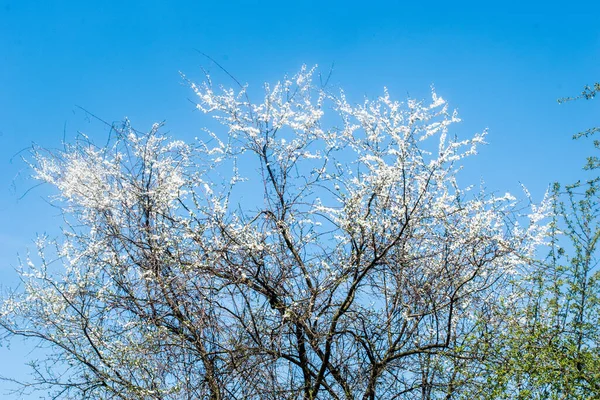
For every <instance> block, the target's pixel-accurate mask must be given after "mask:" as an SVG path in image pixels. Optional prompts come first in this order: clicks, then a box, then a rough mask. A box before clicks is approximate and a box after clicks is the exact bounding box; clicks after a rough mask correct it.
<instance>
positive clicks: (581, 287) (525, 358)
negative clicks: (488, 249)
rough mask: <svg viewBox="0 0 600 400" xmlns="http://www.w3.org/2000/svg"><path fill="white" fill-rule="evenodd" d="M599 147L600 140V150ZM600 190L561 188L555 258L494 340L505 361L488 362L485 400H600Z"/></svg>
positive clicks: (592, 163)
mask: <svg viewBox="0 0 600 400" xmlns="http://www.w3.org/2000/svg"><path fill="white" fill-rule="evenodd" d="M599 92H600V83H596V84H594V85H593V86H592V87H590V86H586V87H585V89H584V91H583V92H582V93H581V95H580V96H578V97H575V98H566V99H561V100H559V101H561V102H562V101H568V100H575V99H579V98H583V99H588V100H589V99H593V98H594V97H595V96H596V94H597V93H599ZM598 130H600V128H591V129H588V130H586V131H584V132H580V133H578V134H576V135H575V138H576V139H577V138H583V137H588V136H589V135H591V134H593V133H595V132H596V131H598ZM599 143H600V142H599V141H597V140H596V141H594V147H595V148H596V149H600V144H599ZM598 168H600V160H599V159H598V157H596V156H593V157H589V158H588V159H587V163H586V164H585V166H584V169H585V170H596V169H598ZM599 189H600V187H599V179H598V178H594V179H591V180H586V181H583V182H582V181H578V182H576V183H575V184H572V185H567V186H564V187H561V185H559V184H558V183H557V184H555V185H554V187H553V201H554V203H553V208H554V217H553V221H552V223H551V229H550V251H549V253H548V256H547V258H546V259H545V260H543V261H540V262H537V263H534V265H532V271H531V272H530V275H529V277H528V279H527V280H526V281H525V282H520V285H521V290H522V307H521V308H520V309H518V310H510V309H506V310H505V312H507V313H513V314H514V318H512V323H510V325H509V326H508V327H507V329H506V330H501V331H499V333H498V335H499V336H500V337H499V338H496V340H495V341H492V343H494V344H495V352H496V353H497V354H499V355H500V356H498V357H496V359H490V360H488V362H487V367H488V368H489V369H488V374H489V375H488V380H487V382H486V383H487V386H486V390H485V391H484V392H483V394H482V395H481V398H487V399H508V398H510V399H515V398H516V399H590V398H600V268H599V267H598V263H599V259H598V256H599V254H600V249H599V243H598V242H599V241H600V197H599V195H600V191H599Z"/></svg>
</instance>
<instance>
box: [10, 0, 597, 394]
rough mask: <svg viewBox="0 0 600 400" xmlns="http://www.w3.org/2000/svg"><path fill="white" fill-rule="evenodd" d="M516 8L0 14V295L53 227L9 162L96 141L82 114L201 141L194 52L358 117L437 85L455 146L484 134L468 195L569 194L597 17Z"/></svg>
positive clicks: (209, 6)
mask: <svg viewBox="0 0 600 400" xmlns="http://www.w3.org/2000/svg"><path fill="white" fill-rule="evenodd" d="M523 3H525V4H522V3H521V2H509V1H488V2H472V3H471V2H448V1H437V0H432V1H429V2H403V1H397V2H384V1H375V0H372V1H368V2H353V1H344V2H341V1H331V2H319V1H304V2H284V1H263V2H250V1H247V2H242V1H220V2H219V1H211V2H208V1H181V2H173V1H152V0H146V1H119V2H117V1H103V2H100V1H96V2H94V1H69V0H64V1H42V0H38V1H32V0H18V1H17V0H14V1H7V0H0V222H1V223H0V284H2V285H3V286H13V285H14V284H15V282H16V275H15V273H14V271H13V268H14V267H15V266H16V265H17V253H19V254H24V253H25V252H26V249H27V247H31V245H32V240H33V239H34V238H35V235H36V233H42V232H56V231H57V225H58V224H59V222H60V220H59V218H57V214H58V212H57V211H56V210H55V209H53V208H52V207H50V206H49V205H48V204H47V203H46V202H45V201H44V196H46V195H47V194H48V193H49V192H48V190H47V189H45V188H35V189H33V190H31V191H28V189H30V188H31V187H32V186H33V184H34V183H33V182H32V181H31V180H28V179H26V175H27V170H26V166H25V165H24V163H22V162H21V161H20V159H19V156H18V155H17V156H15V155H16V154H17V153H18V152H19V151H21V150H22V149H24V148H27V147H28V146H30V145H31V144H32V143H37V144H39V145H41V146H44V147H50V148H51V147H59V146H60V145H61V141H62V139H63V135H64V136H65V137H66V138H67V140H69V138H73V137H74V135H75V134H76V132H77V131H83V132H85V133H88V134H90V135H91V136H92V137H93V138H96V139H97V140H99V141H101V140H102V139H103V138H105V137H106V135H107V131H106V129H105V128H104V127H102V126H101V125H100V124H97V123H93V122H90V120H89V118H88V117H87V116H86V114H85V113H84V112H82V111H81V110H80V109H79V108H77V106H81V107H84V108H85V109H87V110H89V111H91V112H93V113H94V114H95V115H97V116H99V117H101V118H103V119H105V120H107V121H118V120H121V119H122V118H123V117H129V118H130V119H131V121H132V122H133V124H134V125H135V126H136V127H137V128H138V129H142V130H143V129H146V128H147V127H149V126H150V124H151V123H152V122H155V121H162V120H166V121H167V128H168V129H169V130H170V132H171V135H173V136H174V137H177V138H182V139H185V138H190V137H194V136H197V135H199V133H200V129H201V128H202V127H203V126H204V125H206V124H207V120H206V117H205V116H202V115H201V114H200V113H198V112H195V111H194V107H193V104H191V103H190V101H189V99H191V98H192V97H193V94H192V92H191V90H189V88H187V87H186V85H185V83H184V82H183V80H182V78H181V77H180V75H179V72H180V71H181V72H183V73H185V74H186V75H187V76H189V77H190V78H192V79H200V78H201V77H202V73H201V69H200V68H201V67H204V68H207V69H208V70H210V71H215V70H216V68H215V66H214V65H212V64H211V63H210V61H209V60H207V59H206V58H204V57H202V56H201V55H200V54H199V53H198V52H197V51H196V50H200V51H202V52H204V53H207V54H209V55H210V56H211V57H213V58H214V59H215V60H217V61H218V62H219V63H221V64H222V65H223V66H224V67H225V68H227V70H228V71H229V72H231V73H232V74H233V75H235V76H236V78H237V79H238V80H240V81H243V82H248V83H250V85H251V86H258V85H260V84H261V82H263V81H275V80H277V79H279V78H281V77H282V76H283V75H284V74H285V73H294V72H295V71H297V70H298V69H299V68H300V66H301V65H302V64H307V65H314V64H318V65H320V66H321V67H322V68H323V69H324V70H325V71H326V70H327V69H328V68H329V67H330V66H331V65H332V64H333V65H334V72H333V76H332V82H333V84H334V85H335V86H342V87H344V88H345V90H346V91H347V92H348V94H349V95H350V98H351V99H354V100H356V101H361V100H362V99H363V98H364V97H365V96H367V97H374V96H377V95H379V94H381V93H382V88H383V86H387V87H388V88H389V90H390V93H391V94H392V96H394V97H396V98H400V99H404V98H406V97H407V96H408V95H410V96H411V97H416V98H425V97H427V96H428V95H429V91H430V89H429V88H430V85H432V84H434V85H435V87H436V90H437V92H438V93H439V94H440V95H442V96H443V97H444V98H446V99H447V100H449V102H450V105H451V106H452V107H454V108H457V109H458V110H459V113H460V116H461V118H462V119H463V122H462V123H461V124H460V125H459V126H458V127H457V128H455V132H456V133H457V134H458V135H462V136H467V135H470V134H472V133H474V132H478V131H481V130H483V129H484V128H489V135H488V137H487V141H488V143H489V145H488V146H486V147H485V148H483V149H482V150H481V151H480V154H479V155H478V156H477V157H476V158H473V159H471V160H469V161H468V162H467V165H466V170H465V179H466V180H468V181H470V182H469V183H478V182H479V180H480V179H484V180H485V182H486V185H487V186H488V187H489V189H490V190H498V191H501V192H504V191H506V190H510V191H512V192H517V194H518V190H519V183H523V184H524V185H526V186H527V187H528V188H530V190H531V192H532V194H533V195H534V197H536V198H538V199H539V198H540V197H541V195H542V193H543V191H544V190H545V188H546V187H547V185H548V184H549V183H550V182H552V181H556V180H559V181H562V182H571V181H574V180H576V179H577V178H579V177H581V176H582V175H581V165H582V164H583V162H584V158H585V157H586V156H587V155H588V154H590V153H591V143H589V141H588V142H573V141H572V140H571V136H572V133H574V132H576V131H578V130H582V129H585V128H586V127H590V126H592V125H594V124H596V125H598V124H599V121H598V118H597V116H598V110H599V107H600V103H598V102H583V101H581V102H576V103H569V104H564V105H558V104H557V102H556V99H557V98H559V97H563V96H568V95H574V94H577V93H579V92H580V91H581V89H582V87H583V85H584V84H586V83H592V82H595V81H597V80H599V79H600V63H599V61H600V27H599V26H598V23H597V16H598V15H600V2H596V1H593V0H587V1H569V2H565V1H560V2H559V1H551V0H550V1H529V2H523ZM222 82H223V83H224V84H226V85H230V84H231V82H230V81H227V80H226V79H225V78H224V79H223V81H222ZM24 354H26V353H24V349H23V348H22V347H21V346H19V345H15V346H14V348H13V350H11V351H10V352H9V351H7V350H6V349H5V348H0V360H2V361H0V374H5V373H7V372H8V371H16V373H17V374H22V373H23V372H22V371H23V369H22V368H21V367H18V365H21V364H22V363H23V355H24ZM21 376H22V375H21ZM3 387H6V385H5V384H2V383H0V390H1V389H2V388H3Z"/></svg>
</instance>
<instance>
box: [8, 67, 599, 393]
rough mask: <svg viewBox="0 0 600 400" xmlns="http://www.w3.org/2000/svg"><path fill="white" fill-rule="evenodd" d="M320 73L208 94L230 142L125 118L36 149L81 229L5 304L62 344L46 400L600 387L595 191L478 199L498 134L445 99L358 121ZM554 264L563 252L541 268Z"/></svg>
mask: <svg viewBox="0 0 600 400" xmlns="http://www.w3.org/2000/svg"><path fill="white" fill-rule="evenodd" d="M314 74H315V70H314V69H307V68H303V69H302V70H301V71H300V72H299V73H298V74H296V75H294V76H292V77H286V78H284V79H283V80H282V81H280V82H277V83H276V84H274V85H265V86H264V93H263V95H262V96H261V99H260V100H259V101H258V102H256V101H253V100H252V98H253V97H254V93H252V94H250V91H249V90H248V88H247V87H245V86H239V87H237V88H234V89H226V88H221V87H216V86H215V85H213V83H212V81H211V79H210V77H208V76H207V77H206V80H205V81H204V82H203V83H200V84H196V83H192V82H190V86H191V89H192V90H193V92H194V93H195V95H196V96H197V97H196V101H197V107H198V109H199V110H201V111H202V112H204V113H206V114H209V115H211V116H213V117H214V118H216V119H217V120H218V121H219V122H220V123H221V125H222V128H221V129H219V130H217V131H215V132H212V131H208V130H206V132H205V135H204V136H203V137H199V138H197V139H196V140H195V141H193V142H191V143H184V142H183V141H180V140H175V139H173V138H170V137H168V136H166V135H165V134H163V133H162V126H161V125H160V124H155V125H154V126H153V127H152V128H151V129H150V130H149V131H148V132H140V131H137V130H136V129H134V128H133V127H132V126H131V124H130V123H129V122H128V121H124V122H123V123H122V124H120V125H119V126H116V125H115V126H113V127H112V129H111V133H110V138H109V140H108V142H107V143H106V144H105V145H102V146H97V145H95V144H94V143H92V141H91V140H89V139H88V138H87V137H85V136H83V135H81V136H79V137H78V138H77V140H75V141H74V142H73V143H71V144H65V147H64V149H63V150H61V151H47V150H44V149H34V151H33V154H32V159H31V168H32V171H33V173H34V176H35V178H36V179H38V180H40V181H41V182H44V183H47V184H50V185H52V186H53V187H54V188H55V196H54V197H53V202H54V204H55V205H56V206H57V207H59V208H60V209H61V210H62V212H63V215H64V226H63V231H62V236H61V237H60V238H58V239H55V238H49V237H40V238H39V239H38V256H35V257H34V256H32V257H30V258H29V259H27V260H24V262H23V265H22V267H21V277H22V280H23V287H22V290H19V291H14V292H12V293H9V294H7V296H6V298H5V301H4V303H3V306H2V309H1V314H0V326H1V327H2V328H3V332H5V335H6V336H7V337H15V336H23V337H27V338H34V339H36V340H38V342H39V343H41V345H42V346H43V347H45V348H46V353H47V354H46V357H45V358H43V359H40V360H36V361H35V362H34V363H33V364H32V366H33V370H34V375H33V376H32V381H31V382H28V383H27V385H26V386H25V389H26V390H28V389H29V388H32V387H33V388H41V389H48V390H50V391H51V393H52V395H53V396H54V398H91V399H93V398H98V399H100V398H102V399H106V398H116V399H117V398H122V399H132V398H136V399H137V398H139V399H203V398H207V399H215V400H216V399H297V398H302V399H365V400H366V399H413V398H421V399H437V398H445V399H455V398H457V399H458V398H506V397H507V396H508V397H512V396H521V397H522V398H529V397H534V396H536V395H537V396H538V398H544V397H543V396H544V394H545V393H546V394H548V393H552V395H556V398H565V397H561V396H560V395H561V394H562V395H565V396H567V397H568V396H570V395H573V396H575V395H577V396H580V397H581V396H584V395H585V394H586V393H590V391H593V390H597V389H598V386H597V385H598V383H597V382H598V379H600V377H599V376H598V371H597V363H596V360H597V357H598V353H597V352H598V350H597V349H598V346H597V344H598V339H599V337H598V328H597V326H598V325H597V324H596V325H594V323H595V322H596V321H597V318H598V314H597V307H596V304H597V299H598V296H597V295H598V292H597V290H598V288H597V273H594V272H593V271H594V268H595V266H596V261H595V258H594V257H593V253H594V252H595V248H596V247H595V246H596V242H597V239H598V237H600V235H599V234H598V229H597V228H596V227H595V226H596V225H595V223H597V218H596V214H597V204H598V203H597V200H596V197H595V196H596V190H595V186H594V187H593V189H592V187H590V189H589V190H588V191H586V193H585V194H583V197H582V199H581V200H575V198H576V197H577V196H580V194H579V193H575V192H573V191H569V190H570V189H569V190H568V191H567V192H568V194H569V196H570V197H568V198H569V199H571V200H570V201H571V202H562V203H561V200H560V193H559V190H558V189H557V191H555V192H554V193H550V194H549V195H548V196H547V197H546V198H545V199H544V200H543V201H542V202H541V203H540V204H536V203H535V202H533V201H531V199H529V198H528V197H527V194H526V195H525V198H524V199H523V200H521V201H519V200H517V199H516V198H515V197H513V196H512V195H510V194H508V193H506V194H502V195H498V194H495V193H486V191H485V190H484V188H473V187H470V186H463V185H461V184H460V182H459V180H458V179H457V172H458V171H459V170H460V169H461V168H462V160H463V159H464V158H465V157H471V156H474V155H475V154H476V152H477V148H478V146H479V145H480V144H482V143H483V141H484V137H485V132H484V133H481V134H476V135H474V136H472V137H470V138H466V139H463V138H460V139H459V138H457V137H456V136H455V135H453V134H452V128H453V124H454V123H456V122H458V121H459V118H458V115H457V113H456V112H454V111H452V110H451V109H450V108H449V106H448V104H447V103H446V101H445V100H444V99H443V98H442V97H440V96H438V95H437V94H436V93H435V91H433V92H432V98H431V101H427V102H425V101H417V100H414V99H408V100H406V101H405V102H399V101H396V100H393V99H392V97H391V96H390V94H389V93H388V92H387V91H384V93H383V95H382V96H381V97H379V98H377V99H374V100H366V101H364V102H363V103H362V104H356V105H355V104H352V103H351V102H349V101H348V100H347V99H346V96H345V94H344V92H343V91H340V92H333V91H331V90H329V89H327V88H323V87H321V86H319V85H316V84H315V83H314V79H313V75H314ZM561 233H565V234H566V235H567V237H568V239H570V240H571V241H572V242H571V243H573V246H572V249H571V248H569V249H567V250H565V247H564V246H563V245H561V244H559V240H563V239H559V235H560V234H561ZM543 245H548V246H549V247H548V248H550V249H551V253H550V254H551V256H550V257H549V258H548V259H547V260H545V261H543V262H542V261H536V259H537V258H539V254H540V251H541V250H540V249H541V248H542V247H540V246H543ZM571 250H572V251H573V252H572V253H569V254H572V256H570V257H568V258H566V259H565V261H568V262H567V263H566V264H564V263H562V262H561V261H560V259H561V257H564V256H565V252H567V251H568V252H570V251H571ZM545 251H547V248H546V250H545ZM563 264H564V265H563ZM592 305H593V307H592ZM590 307H592V308H590ZM565 354H566V355H567V356H565ZM571 356H572V357H571ZM556 362H560V365H564V368H562V369H560V368H559V369H556V368H555V366H556V364H555V363H556ZM541 369H544V371H545V372H544V373H543V374H542V373H540V374H537V372H536V371H541ZM590 371H595V372H590ZM570 373H572V374H573V378H572V379H571V375H568V374H570ZM594 373H595V374H596V375H594ZM561 379H564V381H561ZM573 381H577V382H580V383H581V387H573V386H572V382H573ZM561 382H563V383H564V384H563V383H561ZM565 382H566V383H565ZM570 388H573V390H572V391H571V389H570ZM528 396H529V397H528ZM582 398H583V397H582Z"/></svg>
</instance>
